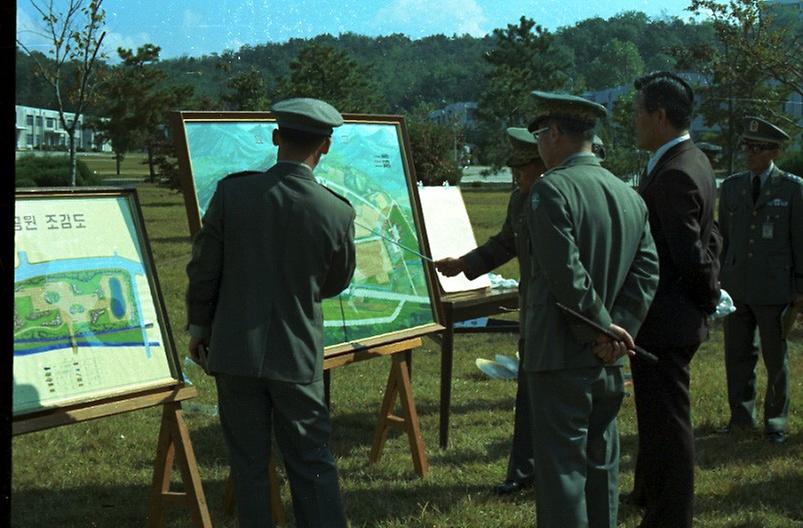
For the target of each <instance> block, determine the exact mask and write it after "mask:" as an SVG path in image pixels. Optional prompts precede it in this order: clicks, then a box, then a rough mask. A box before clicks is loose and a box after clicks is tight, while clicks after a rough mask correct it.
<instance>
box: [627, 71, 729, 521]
mask: <svg viewBox="0 0 803 528" xmlns="http://www.w3.org/2000/svg"><path fill="white" fill-rule="evenodd" d="M635 88H636V97H635V100H634V102H633V124H634V127H635V132H636V141H637V144H638V147H639V148H643V149H646V150H648V151H651V152H653V155H652V157H651V158H650V159H649V162H648V164H647V169H646V171H645V173H644V174H642V177H641V179H640V181H639V193H640V194H641V196H642V197H643V198H644V201H645V202H646V203H647V208H648V209H649V211H650V227H651V229H652V235H653V238H654V239H655V245H656V247H657V248H658V257H659V261H660V281H659V283H658V291H657V293H656V294H655V299H654V300H653V303H652V306H651V307H650V311H649V313H648V314H647V319H646V320H645V321H644V324H643V325H642V326H641V330H640V331H639V333H638V335H637V336H636V344H638V345H640V346H642V347H644V348H646V349H647V350H649V351H650V352H652V353H653V354H655V355H656V356H658V364H657V365H649V364H646V363H645V362H644V361H643V360H640V359H638V358H631V369H632V373H633V388H634V392H635V400H636V416H637V419H638V433H639V444H638V457H637V459H636V474H635V484H634V491H633V494H632V495H631V500H632V502H634V503H635V504H637V505H640V506H644V507H645V508H646V512H645V515H644V518H643V520H642V522H641V525H640V526H641V527H642V528H648V527H656V526H666V527H672V528H683V527H691V523H692V503H693V498H694V432H693V430H692V425H691V405H690V401H689V363H690V361H691V359H692V357H693V356H694V353H695V352H696V351H697V348H698V347H699V346H700V344H701V343H702V342H703V341H704V340H705V339H707V337H708V314H710V313H713V311H714V310H715V308H716V305H717V302H718V301H719V295H720V290H719V285H718V273H719V260H718V256H719V250H720V247H721V244H722V242H721V238H720V237H719V233H718V231H717V228H716V225H715V222H714V207H715V202H716V187H715V185H714V174H713V170H712V169H711V164H710V163H709V161H708V158H707V157H706V155H705V154H704V153H703V152H702V151H701V150H700V149H699V148H697V147H696V146H695V145H694V143H692V141H691V139H690V137H689V132H688V130H689V125H690V124H691V118H692V108H693V103H694V94H693V92H692V89H691V87H690V86H689V85H688V83H686V81H684V80H683V79H681V78H680V77H678V76H677V75H674V74H672V73H669V72H658V73H653V74H650V75H647V76H645V77H642V78H640V79H638V80H637V81H636V82H635Z"/></svg>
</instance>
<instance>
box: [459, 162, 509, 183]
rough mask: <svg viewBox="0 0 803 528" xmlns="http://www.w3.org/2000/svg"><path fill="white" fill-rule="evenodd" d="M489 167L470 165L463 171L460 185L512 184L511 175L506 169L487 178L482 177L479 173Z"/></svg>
mask: <svg viewBox="0 0 803 528" xmlns="http://www.w3.org/2000/svg"><path fill="white" fill-rule="evenodd" d="M489 168H490V167H487V166H484V165H470V166H468V167H466V168H464V169H463V178H462V179H461V180H460V183H474V182H479V183H512V182H513V175H512V174H511V173H510V169H509V168H508V167H504V168H502V169H501V170H500V171H499V172H494V173H491V174H489V175H488V176H482V175H481V174H480V173H481V172H482V171H484V170H488V169H489Z"/></svg>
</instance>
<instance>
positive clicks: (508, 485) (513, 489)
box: [494, 480, 532, 495]
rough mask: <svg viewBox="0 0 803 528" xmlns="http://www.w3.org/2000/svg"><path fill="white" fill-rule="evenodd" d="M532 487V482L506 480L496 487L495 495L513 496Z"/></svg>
mask: <svg viewBox="0 0 803 528" xmlns="http://www.w3.org/2000/svg"><path fill="white" fill-rule="evenodd" d="M530 486H532V482H528V481H517V480H506V481H504V482H503V483H501V484H499V485H498V486H494V493H496V494H497V495H511V494H513V493H518V492H519V491H521V490H523V489H525V488H529V487H530Z"/></svg>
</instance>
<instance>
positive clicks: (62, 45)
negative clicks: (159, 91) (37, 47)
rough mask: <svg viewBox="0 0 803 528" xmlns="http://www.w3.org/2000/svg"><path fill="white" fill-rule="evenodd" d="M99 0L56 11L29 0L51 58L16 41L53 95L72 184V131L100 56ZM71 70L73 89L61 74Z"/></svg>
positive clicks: (76, 0) (74, 1)
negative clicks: (64, 135) (69, 114)
mask: <svg viewBox="0 0 803 528" xmlns="http://www.w3.org/2000/svg"><path fill="white" fill-rule="evenodd" d="M102 4H103V0H90V1H89V2H86V3H85V2H84V1H83V0H68V1H67V2H66V5H65V6H64V10H63V11H59V10H58V9H57V8H56V6H55V5H54V3H53V2H52V1H51V2H49V3H48V4H47V5H46V6H45V5H42V3H41V2H38V1H35V0H31V5H32V6H33V8H34V9H35V10H36V11H37V12H38V13H39V15H40V16H41V20H42V27H41V28H40V30H41V32H42V35H43V36H45V37H46V38H48V40H49V41H50V44H51V48H50V50H49V53H50V56H51V58H52V60H43V57H42V56H41V55H40V54H36V53H32V52H31V50H29V49H28V48H27V47H26V46H25V45H24V44H23V43H22V42H20V41H19V40H17V44H18V45H19V46H20V47H21V48H22V49H23V50H24V51H25V52H26V53H27V54H28V55H29V56H30V57H31V58H32V59H33V60H34V63H35V65H36V66H35V67H36V71H37V73H38V75H39V76H40V77H42V78H43V79H45V80H46V81H47V83H48V84H49V85H50V87H51V88H52V90H53V93H54V95H55V99H56V104H57V109H58V111H59V121H60V122H61V127H62V128H63V129H64V131H65V132H67V147H68V151H69V159H70V185H71V186H75V184H76V176H75V131H76V130H77V128H78V125H79V118H80V117H81V115H82V114H83V112H84V107H85V105H86V104H87V102H88V101H89V100H90V98H91V97H92V94H93V91H94V89H95V86H96V84H97V77H96V75H95V74H96V69H97V68H96V66H97V63H98V62H99V60H102V59H103V54H102V53H101V51H100V49H101V46H102V45H103V39H104V38H105V37H106V32H105V31H103V26H104V23H105V19H106V12H105V11H104V10H103V9H102ZM69 70H71V71H72V73H73V75H74V79H73V85H72V86H73V89H67V88H68V84H67V83H65V75H66V74H67V72H68V71H69ZM67 106H69V107H70V111H72V112H73V113H74V114H75V115H74V117H73V119H72V120H69V121H68V120H67V118H66V116H65V115H64V113H65V111H66V110H65V109H66V108H67Z"/></svg>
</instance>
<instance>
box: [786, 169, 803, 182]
mask: <svg viewBox="0 0 803 528" xmlns="http://www.w3.org/2000/svg"><path fill="white" fill-rule="evenodd" d="M783 176H784V178H786V179H787V180H790V181H793V182H795V183H796V184H798V185H803V178H801V177H800V176H798V175H796V174H792V173H791V172H786V171H784V173H783Z"/></svg>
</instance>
